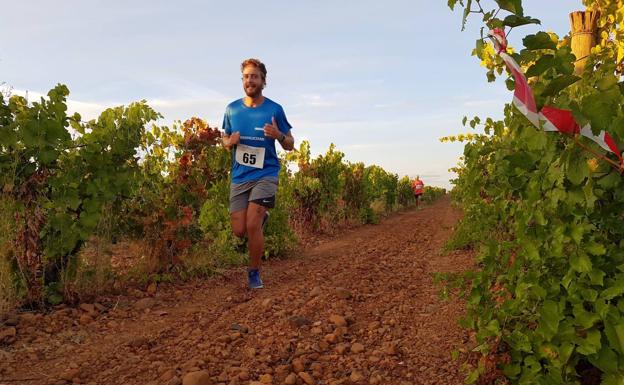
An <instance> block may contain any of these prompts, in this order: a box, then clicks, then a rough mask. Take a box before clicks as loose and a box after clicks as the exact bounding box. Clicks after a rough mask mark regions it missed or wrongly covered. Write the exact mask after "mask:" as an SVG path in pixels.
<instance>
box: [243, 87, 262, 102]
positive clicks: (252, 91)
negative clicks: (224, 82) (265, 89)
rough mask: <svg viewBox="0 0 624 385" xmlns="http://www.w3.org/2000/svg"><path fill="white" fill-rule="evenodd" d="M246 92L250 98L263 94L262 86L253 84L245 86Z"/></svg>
mask: <svg viewBox="0 0 624 385" xmlns="http://www.w3.org/2000/svg"><path fill="white" fill-rule="evenodd" d="M245 94H246V95H247V96H249V97H250V98H253V99H255V98H257V97H258V96H260V95H261V94H262V86H258V85H253V86H249V85H247V86H245Z"/></svg>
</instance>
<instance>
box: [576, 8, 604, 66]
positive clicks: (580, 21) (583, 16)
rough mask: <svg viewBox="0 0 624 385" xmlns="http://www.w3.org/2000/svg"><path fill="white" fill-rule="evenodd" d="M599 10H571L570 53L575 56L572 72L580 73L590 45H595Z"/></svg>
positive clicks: (589, 50) (590, 47)
mask: <svg viewBox="0 0 624 385" xmlns="http://www.w3.org/2000/svg"><path fill="white" fill-rule="evenodd" d="M599 17H600V11H590V10H587V11H585V12H583V11H577V12H572V13H571V14H570V23H571V24H572V53H573V54H574V56H576V63H574V73H575V74H577V75H581V74H582V73H583V70H584V69H585V64H586V63H587V57H588V56H589V53H590V52H591V49H592V47H594V46H595V45H596V35H597V31H598V18H599Z"/></svg>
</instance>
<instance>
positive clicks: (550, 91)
mask: <svg viewBox="0 0 624 385" xmlns="http://www.w3.org/2000/svg"><path fill="white" fill-rule="evenodd" d="M579 80H581V78H580V77H578V76H575V75H561V76H558V77H556V78H554V79H553V80H552V81H551V82H550V83H548V85H547V86H546V88H545V89H544V91H542V96H555V95H557V94H558V93H559V92H560V91H561V90H563V89H564V88H566V87H568V86H570V85H572V84H574V83H576V82H578V81H579Z"/></svg>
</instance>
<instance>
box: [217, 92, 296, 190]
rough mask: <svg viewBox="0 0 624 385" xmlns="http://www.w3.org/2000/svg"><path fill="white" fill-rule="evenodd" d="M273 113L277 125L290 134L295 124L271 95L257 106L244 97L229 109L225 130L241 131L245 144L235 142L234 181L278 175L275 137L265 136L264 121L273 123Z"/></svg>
mask: <svg viewBox="0 0 624 385" xmlns="http://www.w3.org/2000/svg"><path fill="white" fill-rule="evenodd" d="M273 117H275V122H276V123H277V128H278V129H279V130H280V132H282V133H283V134H284V135H286V134H287V133H288V131H290V129H291V128H292V126H291V125H290V123H288V120H287V119H286V114H285V113H284V109H283V108H282V106H280V105H279V104H277V103H275V102H274V101H272V100H271V99H269V98H267V97H265V98H264V101H263V102H262V104H260V105H259V106H257V107H247V106H246V105H245V103H244V102H243V99H238V100H235V101H233V102H232V103H230V104H229V105H228V106H227V108H226V109H225V116H224V117H223V130H224V131H225V133H226V134H227V135H232V133H234V132H237V131H238V132H240V144H241V145H242V146H235V148H234V151H232V182H233V183H243V182H250V181H256V180H260V179H264V178H268V177H277V176H278V174H279V169H280V164H279V159H278V158H277V151H276V150H275V139H273V138H270V137H268V136H264V125H265V124H271V123H272V119H273ZM262 159H264V161H263V162H262V161H261V160H262Z"/></svg>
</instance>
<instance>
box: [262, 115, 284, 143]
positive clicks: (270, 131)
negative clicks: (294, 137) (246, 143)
mask: <svg viewBox="0 0 624 385" xmlns="http://www.w3.org/2000/svg"><path fill="white" fill-rule="evenodd" d="M282 135H283V134H282V133H281V132H280V130H279V129H278V128H277V122H275V117H273V124H268V123H267V124H265V125H264V136H268V137H269V138H273V139H279V138H281V137H282Z"/></svg>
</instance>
